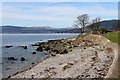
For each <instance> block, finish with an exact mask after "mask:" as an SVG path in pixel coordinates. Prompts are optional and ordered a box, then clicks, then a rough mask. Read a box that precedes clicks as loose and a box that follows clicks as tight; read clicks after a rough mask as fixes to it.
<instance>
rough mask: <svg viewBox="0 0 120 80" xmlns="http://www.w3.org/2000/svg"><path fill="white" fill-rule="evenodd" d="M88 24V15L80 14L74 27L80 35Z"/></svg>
mask: <svg viewBox="0 0 120 80" xmlns="http://www.w3.org/2000/svg"><path fill="white" fill-rule="evenodd" d="M88 24H89V16H88V14H82V15H80V16H78V17H77V20H76V21H75V24H74V26H75V27H77V28H78V29H79V30H80V32H81V34H83V33H84V32H85V27H86V26H87V25H88Z"/></svg>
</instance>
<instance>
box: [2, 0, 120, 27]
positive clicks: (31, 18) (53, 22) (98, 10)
mask: <svg viewBox="0 0 120 80" xmlns="http://www.w3.org/2000/svg"><path fill="white" fill-rule="evenodd" d="M81 14H88V15H89V16H90V19H93V18H95V17H101V19H102V20H111V19H117V18H118V3H117V2H3V3H2V25H14V26H23V27H24V26H25V27H31V26H32V27H33V26H50V27H58V28H65V27H72V26H73V24H74V21H75V20H76V18H77V17H78V16H79V15H81Z"/></svg>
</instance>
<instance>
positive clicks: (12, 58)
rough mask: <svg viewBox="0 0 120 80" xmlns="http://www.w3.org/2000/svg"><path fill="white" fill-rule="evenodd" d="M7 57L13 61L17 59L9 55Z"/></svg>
mask: <svg viewBox="0 0 120 80" xmlns="http://www.w3.org/2000/svg"><path fill="white" fill-rule="evenodd" d="M7 59H8V60H12V61H14V60H17V59H16V58H15V57H8V58H7Z"/></svg>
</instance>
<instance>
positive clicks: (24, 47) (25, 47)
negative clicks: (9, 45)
mask: <svg viewBox="0 0 120 80" xmlns="http://www.w3.org/2000/svg"><path fill="white" fill-rule="evenodd" d="M19 47H22V48H23V49H27V46H19Z"/></svg>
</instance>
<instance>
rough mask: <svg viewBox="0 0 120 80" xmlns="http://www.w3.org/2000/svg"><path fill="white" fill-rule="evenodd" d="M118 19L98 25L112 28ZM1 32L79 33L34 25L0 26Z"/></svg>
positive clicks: (73, 30) (72, 29)
mask: <svg viewBox="0 0 120 80" xmlns="http://www.w3.org/2000/svg"><path fill="white" fill-rule="evenodd" d="M117 21H118V20H106V21H101V22H100V27H102V28H106V29H107V30H110V31H112V30H114V29H113V25H114V23H115V22H117ZM1 27H2V33H79V32H80V31H79V29H76V28H52V27H49V26H37V27H36V26H34V27H21V26H9V25H7V26H1ZM0 33H1V30H0Z"/></svg>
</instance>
